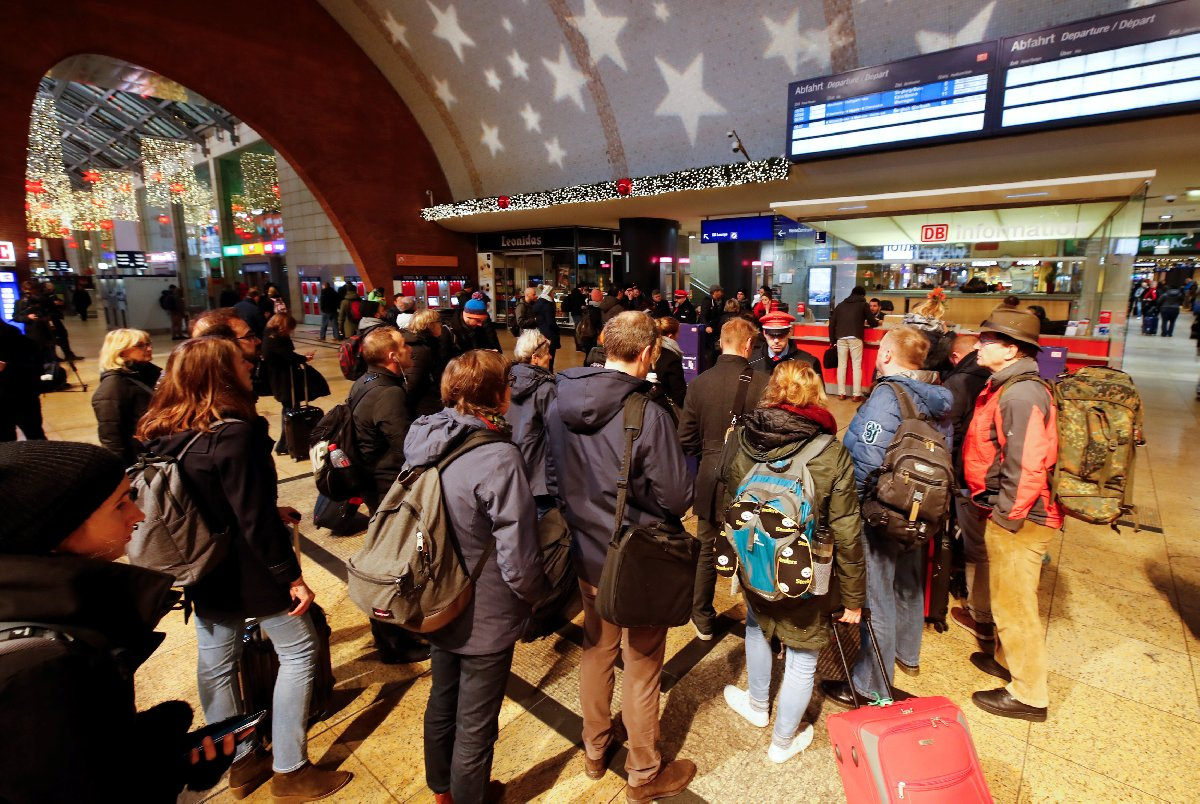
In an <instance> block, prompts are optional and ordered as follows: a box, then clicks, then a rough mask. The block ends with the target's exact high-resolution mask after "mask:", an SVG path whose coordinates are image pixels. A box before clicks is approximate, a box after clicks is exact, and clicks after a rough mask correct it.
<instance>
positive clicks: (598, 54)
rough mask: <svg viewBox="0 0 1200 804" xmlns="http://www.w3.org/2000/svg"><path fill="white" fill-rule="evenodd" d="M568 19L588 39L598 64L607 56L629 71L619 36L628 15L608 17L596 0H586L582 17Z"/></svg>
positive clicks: (589, 46)
mask: <svg viewBox="0 0 1200 804" xmlns="http://www.w3.org/2000/svg"><path fill="white" fill-rule="evenodd" d="M567 21H568V22H570V23H571V24H572V25H574V26H575V28H576V29H578V31H579V32H580V33H581V34H583V38H584V39H586V40H587V43H588V50H590V51H591V53H592V61H593V62H595V63H596V64H599V63H600V60H601V59H603V58H605V57H606V56H607V57H608V58H610V59H612V62H613V64H615V65H617V66H618V67H620V68H621V69H622V70H625V71H626V72H628V68H627V67H626V66H625V57H624V56H622V55H621V46H620V45H618V44H617V37H618V36H620V34H621V29H622V28H624V27H625V23H626V22H627V21H628V18H627V17H617V16H612V17H606V16H604V15H603V14H601V13H600V7H599V6H597V5H596V0H584V3H583V16H582V17H567Z"/></svg>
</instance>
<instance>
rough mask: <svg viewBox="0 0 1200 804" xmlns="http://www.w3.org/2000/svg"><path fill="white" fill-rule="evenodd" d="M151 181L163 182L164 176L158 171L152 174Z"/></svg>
mask: <svg viewBox="0 0 1200 804" xmlns="http://www.w3.org/2000/svg"><path fill="white" fill-rule="evenodd" d="M150 181H162V174H161V173H159V172H158V171H155V172H154V173H151V174H150Z"/></svg>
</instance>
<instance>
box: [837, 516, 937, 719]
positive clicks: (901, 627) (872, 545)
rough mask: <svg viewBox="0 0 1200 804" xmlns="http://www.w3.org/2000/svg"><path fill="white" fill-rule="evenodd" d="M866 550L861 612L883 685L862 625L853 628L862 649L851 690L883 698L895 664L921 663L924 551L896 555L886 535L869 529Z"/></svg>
mask: <svg viewBox="0 0 1200 804" xmlns="http://www.w3.org/2000/svg"><path fill="white" fill-rule="evenodd" d="M863 544H864V545H865V546H866V548H867V550H866V553H867V608H869V609H870V610H871V623H872V625H873V626H874V627H875V637H876V639H877V640H878V646H879V653H880V654H881V655H882V656H883V667H884V670H885V671H886V672H887V683H886V684H885V683H884V679H882V678H880V677H879V668H878V667H876V666H875V656H874V652H873V651H872V650H871V648H870V635H869V633H868V631H867V626H866V624H865V623H864V624H862V625H860V626H859V629H860V633H861V634H862V645H863V647H862V650H861V651H860V652H859V654H858V661H857V662H855V664H854V670H853V671H852V673H851V675H852V676H853V682H854V689H856V690H857V691H858V692H859V693H860V694H869V693H872V692H875V693H878V694H879V695H880V696H884V695H887V690H888V684H891V682H892V678H893V676H894V675H895V672H896V668H895V664H896V660H897V659H899V660H900V661H901V662H903V663H904V664H906V665H909V666H911V667H917V666H918V665H919V664H920V663H921V634H922V632H923V631H924V630H925V587H924V584H923V583H922V582H921V562H922V560H923V559H924V555H925V553H924V551H922V550H910V551H908V552H902V551H901V550H900V549H899V547H898V546H897V545H896V543H895V542H894V541H892V540H891V539H889V538H887V537H886V536H883V535H879V536H876V535H875V534H873V533H872V532H871V531H870V530H869V529H866V532H865V534H864V536H863Z"/></svg>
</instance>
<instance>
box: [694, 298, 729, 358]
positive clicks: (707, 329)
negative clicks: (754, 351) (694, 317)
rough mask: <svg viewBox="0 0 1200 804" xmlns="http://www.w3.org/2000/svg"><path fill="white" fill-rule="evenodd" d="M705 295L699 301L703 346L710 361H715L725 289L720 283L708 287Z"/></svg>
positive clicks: (723, 311) (719, 345) (719, 350)
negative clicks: (702, 327) (707, 352)
mask: <svg viewBox="0 0 1200 804" xmlns="http://www.w3.org/2000/svg"><path fill="white" fill-rule="evenodd" d="M708 294H709V295H707V296H705V297H704V298H703V299H702V300H701V301H700V320H699V323H701V324H703V325H704V346H705V348H706V349H708V351H709V354H710V356H711V361H712V362H715V361H716V357H717V354H718V353H719V352H721V319H722V318H723V317H724V315H725V289H724V288H723V287H721V286H720V285H713V286H712V287H711V288H709V291H708Z"/></svg>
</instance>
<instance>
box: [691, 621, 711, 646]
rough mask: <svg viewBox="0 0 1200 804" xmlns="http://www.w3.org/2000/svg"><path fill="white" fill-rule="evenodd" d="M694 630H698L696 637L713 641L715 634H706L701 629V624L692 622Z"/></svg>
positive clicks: (703, 640) (704, 640) (705, 640)
mask: <svg viewBox="0 0 1200 804" xmlns="http://www.w3.org/2000/svg"><path fill="white" fill-rule="evenodd" d="M692 630H694V631H695V632H696V639H699V640H700V641H701V642H711V641H712V638H713V635H712V634H706V633H704V632H703V631H701V630H700V626H698V625H696V623H695V622H693V623H692Z"/></svg>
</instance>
